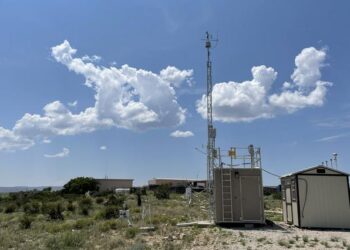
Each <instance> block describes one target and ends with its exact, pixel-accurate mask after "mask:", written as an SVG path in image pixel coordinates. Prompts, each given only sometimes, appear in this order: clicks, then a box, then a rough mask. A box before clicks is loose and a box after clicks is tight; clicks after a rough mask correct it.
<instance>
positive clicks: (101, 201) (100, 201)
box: [95, 197, 105, 204]
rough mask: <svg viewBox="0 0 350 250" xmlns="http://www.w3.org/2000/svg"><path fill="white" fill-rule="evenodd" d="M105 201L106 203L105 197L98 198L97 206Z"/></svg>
mask: <svg viewBox="0 0 350 250" xmlns="http://www.w3.org/2000/svg"><path fill="white" fill-rule="evenodd" d="M104 201H105V199H103V197H97V198H96V200H95V202H96V204H101V203H103V202H104Z"/></svg>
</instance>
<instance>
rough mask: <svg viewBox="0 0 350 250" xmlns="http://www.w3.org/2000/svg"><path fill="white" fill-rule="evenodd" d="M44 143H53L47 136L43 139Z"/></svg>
mask: <svg viewBox="0 0 350 250" xmlns="http://www.w3.org/2000/svg"><path fill="white" fill-rule="evenodd" d="M43 143H45V144H49V143H51V140H50V139H47V138H44V139H43Z"/></svg>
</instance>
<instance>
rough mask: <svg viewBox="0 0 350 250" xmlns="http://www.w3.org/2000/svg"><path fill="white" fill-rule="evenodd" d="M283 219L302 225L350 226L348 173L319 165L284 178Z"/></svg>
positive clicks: (345, 227) (317, 226)
mask: <svg viewBox="0 0 350 250" xmlns="http://www.w3.org/2000/svg"><path fill="white" fill-rule="evenodd" d="M281 186H282V198H283V200H282V205H283V220H284V222H286V223H289V224H293V225H295V226H298V227H302V228H338V229H349V228H350V191H349V179H348V174H347V173H344V172H341V171H339V170H336V169H333V168H329V167H326V166H322V165H320V166H316V167H313V168H308V169H305V170H302V171H299V172H296V173H292V174H288V175H285V176H283V177H281Z"/></svg>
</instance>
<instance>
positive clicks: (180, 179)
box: [151, 178, 207, 181]
mask: <svg viewBox="0 0 350 250" xmlns="http://www.w3.org/2000/svg"><path fill="white" fill-rule="evenodd" d="M151 180H160V181H207V180H200V179H184V178H153V179H151Z"/></svg>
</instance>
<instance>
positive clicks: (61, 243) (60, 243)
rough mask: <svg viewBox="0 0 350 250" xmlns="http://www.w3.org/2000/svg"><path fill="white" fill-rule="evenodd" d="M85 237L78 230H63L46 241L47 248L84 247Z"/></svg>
mask: <svg viewBox="0 0 350 250" xmlns="http://www.w3.org/2000/svg"><path fill="white" fill-rule="evenodd" d="M84 242H85V237H84V235H83V234H82V233H79V232H65V233H63V234H60V235H55V236H52V237H50V238H48V240H47V241H46V247H47V248H48V249H57V250H59V249H79V248H83V247H84Z"/></svg>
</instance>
